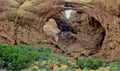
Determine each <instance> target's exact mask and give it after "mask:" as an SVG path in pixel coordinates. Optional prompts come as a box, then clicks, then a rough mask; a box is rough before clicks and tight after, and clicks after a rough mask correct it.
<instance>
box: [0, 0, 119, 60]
mask: <svg viewBox="0 0 120 71" xmlns="http://www.w3.org/2000/svg"><path fill="white" fill-rule="evenodd" d="M85 1H87V0H85ZM90 1H91V0H90ZM67 9H73V10H75V12H74V13H72V17H71V18H70V21H69V23H70V25H71V27H72V33H73V35H72V36H68V37H67V38H65V39H64V40H60V42H61V44H62V45H63V46H64V47H65V51H66V55H67V53H69V54H70V56H73V57H79V56H84V57H88V56H92V57H94V58H99V57H101V56H102V58H103V59H107V60H109V61H110V60H111V61H112V60H115V59H116V58H118V57H119V56H120V55H119V54H120V51H119V49H120V38H119V36H120V29H119V28H120V1H119V0H116V1H114V0H109V1H108V0H94V1H93V2H87V3H82V2H80V3H76V2H64V0H12V1H11V0H0V43H9V44H13V45H17V44H26V45H36V46H38V45H41V43H40V42H41V40H43V39H44V38H45V36H44V33H43V31H42V29H43V25H44V24H45V22H46V21H47V20H48V19H49V18H50V17H52V16H54V15H56V14H58V13H60V12H62V11H64V10H67ZM42 45H43V44H42ZM111 52H112V53H111ZM67 56H69V55H67Z"/></svg>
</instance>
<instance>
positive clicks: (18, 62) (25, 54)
mask: <svg viewBox="0 0 120 71" xmlns="http://www.w3.org/2000/svg"><path fill="white" fill-rule="evenodd" d="M0 58H1V60H0V62H1V61H2V62H3V63H2V64H1V63H0V66H1V67H2V68H7V69H8V70H21V69H24V68H26V67H28V66H29V65H30V64H31V63H32V62H34V61H35V60H37V59H38V58H39V52H38V50H37V49H35V48H32V47H31V46H23V45H19V46H12V45H7V44H0Z"/></svg>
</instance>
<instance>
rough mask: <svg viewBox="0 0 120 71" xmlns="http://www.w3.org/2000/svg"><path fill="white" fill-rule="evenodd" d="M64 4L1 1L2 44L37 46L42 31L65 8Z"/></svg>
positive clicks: (36, 0)
mask: <svg viewBox="0 0 120 71" xmlns="http://www.w3.org/2000/svg"><path fill="white" fill-rule="evenodd" d="M62 4H63V0H51V1H48V0H12V1H11V0H0V43H9V44H31V45H32V44H34V45H37V42H38V40H40V39H42V38H41V36H42V35H43V34H40V32H42V31H40V29H42V26H43V25H44V23H45V21H46V20H47V19H48V18H49V17H51V15H54V14H56V13H58V12H59V11H61V10H62V9H63V8H64V6H63V7H62ZM61 8H62V9H61ZM63 10H64V9H63ZM54 11H56V12H54Z"/></svg>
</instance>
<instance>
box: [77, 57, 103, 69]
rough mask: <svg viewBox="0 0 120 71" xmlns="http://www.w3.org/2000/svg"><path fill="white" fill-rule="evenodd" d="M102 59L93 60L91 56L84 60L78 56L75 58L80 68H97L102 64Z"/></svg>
mask: <svg viewBox="0 0 120 71" xmlns="http://www.w3.org/2000/svg"><path fill="white" fill-rule="evenodd" d="M102 64H103V63H102V61H101V60H94V59H92V58H88V59H86V60H84V59H81V58H78V60H77V65H78V66H79V67H80V68H81V69H85V68H87V69H94V70H96V69H98V68H99V67H101V66H102Z"/></svg>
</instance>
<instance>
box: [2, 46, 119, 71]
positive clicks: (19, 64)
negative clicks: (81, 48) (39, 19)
mask: <svg viewBox="0 0 120 71" xmlns="http://www.w3.org/2000/svg"><path fill="white" fill-rule="evenodd" d="M50 65H53V66H52V67H53V71H76V70H77V69H78V71H79V69H83V70H87V71H89V70H90V69H93V70H97V69H99V67H103V68H104V67H105V68H108V69H110V71H119V68H120V60H119V59H118V60H117V61H116V62H115V63H112V64H110V63H107V62H106V63H103V62H102V61H101V60H94V59H92V58H88V59H82V58H78V60H77V61H76V63H74V62H72V61H70V60H69V59H67V58H65V57H62V56H58V55H55V54H53V53H52V51H51V49H50V47H46V46H43V47H39V48H33V47H32V46H24V45H18V46H12V45H8V44H0V69H1V70H3V71H6V70H17V71H18V70H21V71H28V70H41V71H48V70H49V71H51V68H50Z"/></svg>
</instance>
